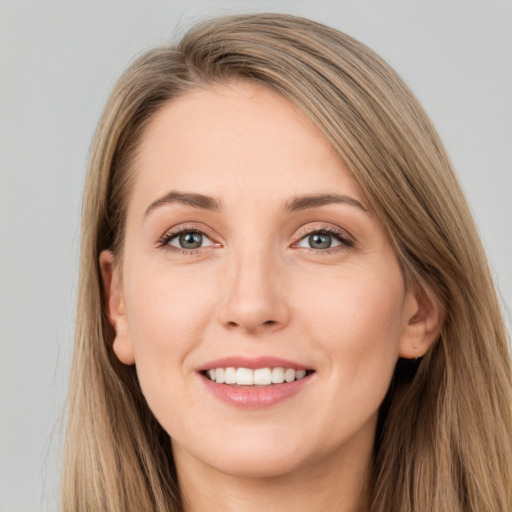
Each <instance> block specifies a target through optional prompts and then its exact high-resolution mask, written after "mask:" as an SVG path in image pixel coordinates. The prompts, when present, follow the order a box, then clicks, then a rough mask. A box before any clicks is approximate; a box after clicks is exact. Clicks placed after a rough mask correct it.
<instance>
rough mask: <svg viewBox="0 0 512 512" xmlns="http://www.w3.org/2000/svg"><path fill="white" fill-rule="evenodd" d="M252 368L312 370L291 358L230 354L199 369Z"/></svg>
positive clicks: (200, 370)
mask: <svg viewBox="0 0 512 512" xmlns="http://www.w3.org/2000/svg"><path fill="white" fill-rule="evenodd" d="M229 367H234V368H250V369H251V370H256V369H257V368H278V367H279V368H293V369H294V370H312V369H313V368H311V366H307V365H304V364H301V363H297V362H296V361H291V360H289V359H282V358H280V357H273V356H259V357H246V356H228V357H223V358H221V359H216V360H215V361H210V362H208V363H205V364H203V365H201V366H200V367H199V368H198V369H197V371H199V372H202V371H205V370H211V369H213V368H229Z"/></svg>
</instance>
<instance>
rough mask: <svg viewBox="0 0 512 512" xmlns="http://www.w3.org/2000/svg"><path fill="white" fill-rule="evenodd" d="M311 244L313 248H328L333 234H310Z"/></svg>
mask: <svg viewBox="0 0 512 512" xmlns="http://www.w3.org/2000/svg"><path fill="white" fill-rule="evenodd" d="M309 245H310V246H311V247H312V248H313V249H328V248H329V247H330V246H331V236H330V235H326V234H325V233H315V234H314V235H309Z"/></svg>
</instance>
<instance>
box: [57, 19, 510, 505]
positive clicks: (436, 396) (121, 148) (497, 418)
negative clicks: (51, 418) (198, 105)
mask: <svg viewBox="0 0 512 512" xmlns="http://www.w3.org/2000/svg"><path fill="white" fill-rule="evenodd" d="M230 79H240V80H250V81H255V82H257V83H261V84H264V85H266V86H267V87H270V88H272V89H274V90H276V91H278V92H279V93H280V94H282V95H283V96H285V97H286V98H288V99H289V100H290V101H291V102H292V103H294V104H295V105H297V106H298V107H299V108H300V109H301V110H302V111H303V112H304V113H305V114H306V115H307V116H308V117H309V118H310V119H311V120H312V122H314V123H315V124H316V125H317V126H318V128H319V129H320V130H321V131H322V132H323V133H324V135H325V137H326V138H327V139H328V140H329V141H330V143H331V144H332V146H333V148H334V149H335V151H336V152H337V153H338V154H339V155H340V157H341V158H342V159H343V161H344V163H345V165H346V166H347V168H348V169H349V170H350V171H351V173H352V174H353V175H354V177H355V178H356V180H357V181H358V183H359V185H360V186H361V188H362V190H363V192H364V194H365V196H366V198H367V200H368V201H369V202H370V203H371V205H372V207H373V208H374V209H375V211H376V213H377V215H378V216H379V217H380V219H381V220H382V222H383V224H384V225H385V227H386V229H387V230H388V232H389V235H390V237H391V239H392V241H393V243H394V246H395V249H396V252H397V254H398V257H399V260H400V262H401V264H402V267H403V269H404V274H405V275H406V277H407V281H408V283H409V285H410V286H418V287H420V288H423V289H424V290H425V292H426V293H427V292H428V293H431V294H433V295H434V296H435V300H437V301H438V302H439V303H440V304H441V305H442V307H443V309H444V311H445V320H444V323H443V325H442V327H441V335H440V337H439V340H438V341H437V343H436V344H435V345H434V346H433V348H432V349H431V350H430V351H429V352H428V353H427V354H426V356H425V357H424V359H423V361H421V363H420V364H417V365H415V367H414V369H413V371H409V366H411V364H412V363H407V362H404V361H399V364H398V365H397V368H396V371H395V375H394V378H393V381H392V383H391V386H390V389H389V392H388V395H387V397H386V400H385V402H384V404H383V405H382V408H381V414H380V420H379V427H378V431H377V436H376V441H375V452H374V458H373V467H372V468H371V475H370V479H369V482H368V497H367V498H368V507H367V508H368V510H369V511H371V512H389V511H394V512H425V511H437V512H448V511H449V512H452V511H464V512H482V511H484V510H485V511H488V512H503V511H505V510H512V446H511V443H512V441H511V437H512V411H511V400H510V399H511V368H510V354H509V348H508V343H507V334H506V330H505V327H504V324H503V321H502V318H501V314H500V308H499V304H498V301H497V299H496V293H495V290H494V287H493V283H492V279H491V276H490V273H489V270H488V267H487V263H486V258H485V255H484V252H483V249H482V246H481V243H480V241H479V237H478V234H477V232H476V229H475V226H474V223H473V220H472V218H471V215H470V212H469V209H468V206H467V204H466V201H465V199H464V196H463V193H462V191H461V189H460V186H459V184H458V182H457V179H456V177H455V175H454V173H453V171H452V169H451V165H450V162H449V159H448V157H447V155H446V153H445V151H444V149H443V146H442V144H441V142H440V140H439V137H438V135H437V133H436V131H435V129H434V128H433V126H432V124H431V122H430V121H429V119H428V117H427V115H426V114H425V113H424V111H423V109H422V108H421V106H420V105H419V103H418V102H417V100H416V99H415V98H414V96H413V95H412V93H411V92H410V91H409V90H408V88H407V87H406V86H405V85H404V84H403V82H402V81H401V79H400V78H399V77H398V76H397V75H396V73H395V72H394V71H393V70H392V69H391V68H390V67H389V66H388V65H387V64H386V63H384V62H383V61H382V60H381V59H380V58H379V57H378V56H376V55H375V54H374V53H373V52H372V51H371V50H369V49H368V48H367V47H365V46H364V45H362V44H361V43H359V42H357V41H355V40H354V39H352V38H350V37H348V36H346V35H344V34H342V33H340V32H338V31H336V30H334V29H330V28H328V27H325V26H323V25H320V24H318V23H315V22H312V21H309V20H305V19H302V18H296V17H293V16H288V15H277V14H256V15H240V16H231V17H225V18H219V19H215V20H212V21H209V22H206V23H203V24H200V25H198V26H196V27H195V28H193V29H192V30H191V31H189V32H188V33H187V34H186V35H185V36H184V38H183V39H182V41H181V42H180V43H179V44H178V45H177V46H170V47H162V48H157V49H154V50H151V51H149V52H147V53H145V54H144V55H142V56H141V57H140V58H139V59H137V60H136V61H135V62H134V63H133V64H132V65H131V66H130V67H129V69H128V70H127V71H126V72H125V74H124V75H123V76H122V77H121V79H120V80H119V82H118V84H117V86H116V87H115V89H114V91H113V92H112V95H111V96H110V99H109V101H108V103H107V105H106V107H105V110H104V113H103V116H102V118H101V121H100V124H99V126H98V129H97V132H96V135H95V140H94V144H93V147H92V150H91V158H90V164H89V169H88V175H87V180H86V186H85V194H84V202H83V224H82V252H81V266H80V288H79V303H78V315H77V327H76V339H75V353H74V360H73V367H72V372H71V383H70V391H69V402H68V414H69V419H68V429H67V440H66V449H65V461H64V468H63V491H62V495H63V509H64V510H66V511H70V512H71V511H73V512H86V511H87V512H90V511H92V510H98V511H99V510H102V511H104V510H108V511H110V512H126V511H128V510H152V511H157V512H164V511H166V512H169V511H180V510H181V509H182V508H181V500H180V495H179V486H178V482H177V476H176V471H175V468H174V463H173V459H172V452H171V443H170V440H169V436H168V435H167V433H166V432H165V431H164V430H163V429H162V427H161V426H160V425H159V424H158V423H157V422H156V420H155V418H154V417H153V415H152V413H151V411H150V410H149V408H148V406H147V404H146V402H145V400H144V397H143V395H142V393H141V390H140V386H139V384H138V380H137V376H136V373H135V369H134V368H133V367H127V366H124V365H122V364H121V363H120V362H119V361H118V360H117V358H116V356H115V355H114V353H113V351H112V342H113V335H114V333H113V331H112V327H111V326H110V324H109V322H108V318H107V315H106V307H105V306H106V305H105V300H104V296H103V291H102V286H101V273H100V268H99V254H100V252H101V251H102V250H104V249H111V250H113V252H114V254H115V255H116V256H117V257H121V255H122V246H123V233H124V219H125V214H126V203H127V197H128V194H129V191H130V186H131V178H132V172H131V170H130V165H131V163H132V162H133V160H134V158H135V157H136V154H137V147H138V143H139V142H140V139H141V137H142V135H143V133H144V129H145V127H146V126H147V124H148V122H150V121H151V119H152V118H153V116H154V114H155V113H156V112H157V111H158V110H159V109H161V108H162V106H163V105H165V104H166V103H168V102H169V101H173V100H174V99H176V98H178V97H179V96H181V95H184V94H186V93H187V91H189V90H191V89H193V88H195V87H198V86H201V85H203V84H209V83H215V82H222V81H225V80H230ZM416 366H417V368H416Z"/></svg>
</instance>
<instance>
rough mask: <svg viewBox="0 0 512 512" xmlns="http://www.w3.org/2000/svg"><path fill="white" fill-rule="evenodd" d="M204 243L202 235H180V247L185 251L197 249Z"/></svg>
mask: <svg viewBox="0 0 512 512" xmlns="http://www.w3.org/2000/svg"><path fill="white" fill-rule="evenodd" d="M202 243H203V235H201V233H183V234H181V235H180V245H181V247H183V249H197V248H198V247H201V244H202Z"/></svg>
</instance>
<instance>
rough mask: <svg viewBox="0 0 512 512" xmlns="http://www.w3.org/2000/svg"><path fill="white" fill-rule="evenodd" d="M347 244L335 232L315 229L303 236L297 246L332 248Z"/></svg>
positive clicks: (319, 248)
mask: <svg viewBox="0 0 512 512" xmlns="http://www.w3.org/2000/svg"><path fill="white" fill-rule="evenodd" d="M343 244H345V245H347V242H345V241H344V240H343V239H342V238H341V236H338V235H337V234H335V233H333V234H330V233H327V232H325V231H315V232H314V233H310V234H309V235H306V236H305V237H304V238H302V239H301V240H300V241H299V243H298V244H297V247H304V248H305V249H317V250H322V249H330V248H332V247H337V246H338V245H343Z"/></svg>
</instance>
